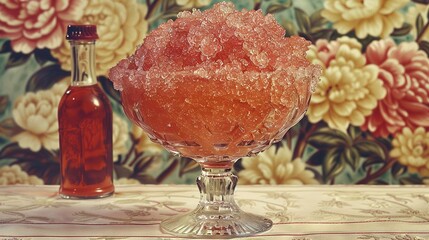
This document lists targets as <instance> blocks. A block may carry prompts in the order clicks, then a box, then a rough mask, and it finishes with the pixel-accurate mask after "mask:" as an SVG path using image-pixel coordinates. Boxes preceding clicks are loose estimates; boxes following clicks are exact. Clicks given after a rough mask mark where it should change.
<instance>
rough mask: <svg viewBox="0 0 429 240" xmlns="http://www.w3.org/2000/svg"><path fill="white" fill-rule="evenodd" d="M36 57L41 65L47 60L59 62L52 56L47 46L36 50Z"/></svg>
mask: <svg viewBox="0 0 429 240" xmlns="http://www.w3.org/2000/svg"><path fill="white" fill-rule="evenodd" d="M34 58H35V59H36V61H37V63H39V65H41V66H42V65H44V64H45V63H47V62H58V60H57V59H56V58H54V57H53V56H52V54H51V51H49V49H47V48H43V49H36V50H34Z"/></svg>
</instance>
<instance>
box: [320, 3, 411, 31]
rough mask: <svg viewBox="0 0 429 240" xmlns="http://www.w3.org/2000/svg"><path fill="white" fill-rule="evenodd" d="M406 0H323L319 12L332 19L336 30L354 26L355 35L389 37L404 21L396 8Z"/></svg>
mask: <svg viewBox="0 0 429 240" xmlns="http://www.w3.org/2000/svg"><path fill="white" fill-rule="evenodd" d="M408 2H409V0H326V1H325V3H324V7H325V9H324V10H323V11H322V16H323V17H324V18H326V19H328V20H329V21H331V22H333V23H334V28H335V29H337V30H338V32H339V33H341V34H345V33H348V32H350V31H352V30H355V32H356V36H357V37H358V38H365V37H366V36H368V35H371V36H374V37H382V38H386V37H388V36H389V35H390V34H391V33H392V32H393V29H394V28H399V27H401V26H402V23H403V22H404V18H403V16H402V15H401V14H400V13H399V11H398V10H399V9H400V8H402V7H404V6H405V5H406V4H407V3H408Z"/></svg>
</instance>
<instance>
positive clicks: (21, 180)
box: [0, 165, 43, 185]
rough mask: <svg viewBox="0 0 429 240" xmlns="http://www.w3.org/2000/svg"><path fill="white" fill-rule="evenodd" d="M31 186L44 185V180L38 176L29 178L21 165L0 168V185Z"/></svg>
mask: <svg viewBox="0 0 429 240" xmlns="http://www.w3.org/2000/svg"><path fill="white" fill-rule="evenodd" d="M15 184H31V185H43V180H42V179H40V178H38V177H37V176H33V175H31V176H29V175H28V174H27V173H26V172H24V171H22V169H21V167H20V166H19V165H12V166H3V167H1V168H0V185H15Z"/></svg>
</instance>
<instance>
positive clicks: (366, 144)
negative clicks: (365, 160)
mask: <svg viewBox="0 0 429 240" xmlns="http://www.w3.org/2000/svg"><path fill="white" fill-rule="evenodd" d="M353 146H354V147H355V148H356V149H357V150H358V151H359V153H360V155H361V156H362V157H371V156H377V157H379V158H381V159H386V155H385V153H384V151H383V148H382V147H381V146H380V145H378V144H377V143H376V142H370V141H360V142H356V143H355V144H354V145H353Z"/></svg>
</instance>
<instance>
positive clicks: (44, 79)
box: [25, 64, 70, 92]
mask: <svg viewBox="0 0 429 240" xmlns="http://www.w3.org/2000/svg"><path fill="white" fill-rule="evenodd" d="M67 76H70V72H67V71H64V70H63V69H61V66H60V65H58V64H53V65H49V66H46V67H43V68H41V69H39V70H38V71H37V72H35V73H34V74H33V75H32V76H31V77H30V79H29V80H28V82H27V85H26V86H25V91H27V92H35V91H39V90H45V89H49V88H51V87H52V85H54V84H55V83H57V82H59V81H61V80H63V79H64V78H65V77H67Z"/></svg>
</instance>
